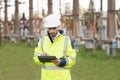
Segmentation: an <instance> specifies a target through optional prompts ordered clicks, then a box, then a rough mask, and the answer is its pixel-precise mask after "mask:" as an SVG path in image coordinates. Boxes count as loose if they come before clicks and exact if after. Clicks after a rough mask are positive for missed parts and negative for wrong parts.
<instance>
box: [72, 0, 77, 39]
mask: <svg viewBox="0 0 120 80" xmlns="http://www.w3.org/2000/svg"><path fill="white" fill-rule="evenodd" d="M72 16H73V23H72V24H73V36H75V37H77V36H78V33H77V32H78V30H79V29H78V26H79V25H78V22H79V0H73V15H72Z"/></svg>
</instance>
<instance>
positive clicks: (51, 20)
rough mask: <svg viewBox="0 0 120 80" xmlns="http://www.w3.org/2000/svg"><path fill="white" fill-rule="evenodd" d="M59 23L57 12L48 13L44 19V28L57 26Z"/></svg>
mask: <svg viewBox="0 0 120 80" xmlns="http://www.w3.org/2000/svg"><path fill="white" fill-rule="evenodd" d="M60 24H61V21H60V17H59V16H58V15H57V14H50V15H48V16H47V17H46V19H45V24H44V26H45V27H46V28H52V27H57V26H59V25H60Z"/></svg>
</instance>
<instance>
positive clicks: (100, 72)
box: [0, 43, 120, 80]
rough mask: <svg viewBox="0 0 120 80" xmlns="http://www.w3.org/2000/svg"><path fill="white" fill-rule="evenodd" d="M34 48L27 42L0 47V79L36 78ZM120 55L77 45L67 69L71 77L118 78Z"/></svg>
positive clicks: (79, 79) (89, 79)
mask: <svg viewBox="0 0 120 80" xmlns="http://www.w3.org/2000/svg"><path fill="white" fill-rule="evenodd" d="M33 53H34V47H29V46H28V43H21V44H18V45H15V44H13V43H8V44H2V46H0V80H40V66H38V65H36V64H35V63H34V62H33V59H32V57H33ZM119 68H120V54H119V51H118V54H117V57H116V58H112V57H110V58H106V56H105V51H103V50H101V49H96V50H95V51H93V50H92V49H86V48H85V47H84V46H80V50H79V51H78V52H77V60H76V64H75V65H74V66H73V68H72V69H71V73H72V78H73V80H120V77H119V75H120V69H119Z"/></svg>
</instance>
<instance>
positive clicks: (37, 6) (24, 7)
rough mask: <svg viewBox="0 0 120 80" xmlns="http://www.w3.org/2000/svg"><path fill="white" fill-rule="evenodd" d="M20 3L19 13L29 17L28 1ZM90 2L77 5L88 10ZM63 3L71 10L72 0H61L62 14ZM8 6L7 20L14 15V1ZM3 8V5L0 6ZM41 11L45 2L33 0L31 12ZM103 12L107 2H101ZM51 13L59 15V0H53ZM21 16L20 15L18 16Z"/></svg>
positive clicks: (97, 0) (98, 7)
mask: <svg viewBox="0 0 120 80" xmlns="http://www.w3.org/2000/svg"><path fill="white" fill-rule="evenodd" d="M19 1H21V2H24V3H23V4H19V13H23V12H24V13H25V14H26V17H28V16H29V0H19ZM89 1H90V0H79V5H80V7H82V8H85V9H88V6H89ZM94 2H95V4H94V6H95V8H96V11H98V10H100V0H94ZM65 3H70V9H72V0H61V6H62V7H61V10H62V13H64V12H65V9H64V8H65ZM119 4H120V0H116V9H117V10H118V9H119V8H120V5H119ZM8 5H11V6H10V7H8V19H10V18H11V15H12V14H14V11H15V10H14V5H15V4H14V0H9V2H8ZM2 6H4V4H2ZM42 9H45V12H47V0H33V11H34V12H39V13H40V14H42V13H41V11H42ZM103 11H107V0H103ZM3 12H4V10H3V9H2V10H1V17H2V18H4V14H3ZM53 12H54V13H57V14H58V13H59V0H53ZM20 16H21V15H20Z"/></svg>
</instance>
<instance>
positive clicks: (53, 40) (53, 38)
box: [52, 32, 60, 41]
mask: <svg viewBox="0 0 120 80" xmlns="http://www.w3.org/2000/svg"><path fill="white" fill-rule="evenodd" d="M59 35H60V33H59V32H58V33H57V35H56V36H55V37H52V39H53V41H54V40H55V39H56V38H57V37H58V36H59Z"/></svg>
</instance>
